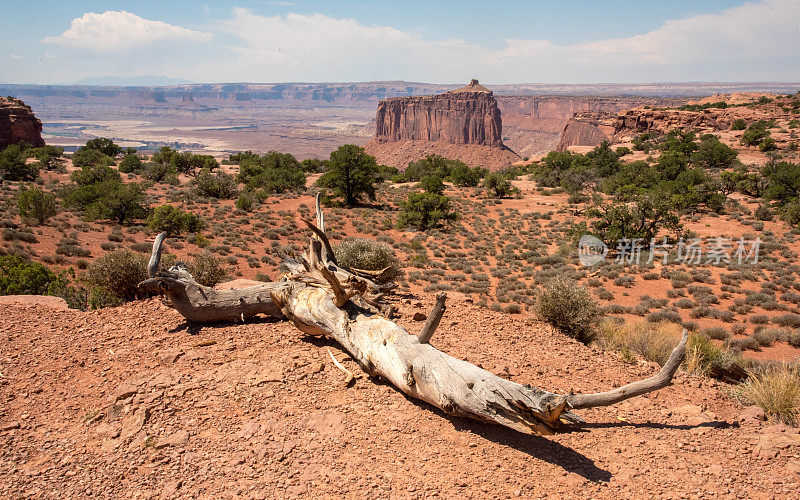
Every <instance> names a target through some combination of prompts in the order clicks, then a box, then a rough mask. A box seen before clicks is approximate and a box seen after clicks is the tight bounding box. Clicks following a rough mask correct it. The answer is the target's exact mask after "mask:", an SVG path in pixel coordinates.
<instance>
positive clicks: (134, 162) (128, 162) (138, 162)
mask: <svg viewBox="0 0 800 500" xmlns="http://www.w3.org/2000/svg"><path fill="white" fill-rule="evenodd" d="M142 165H143V164H142V159H141V158H139V155H137V154H128V155H125V156H123V157H122V160H120V162H119V166H117V169H118V170H119V171H120V172H122V173H123V174H132V173H136V172H139V171H140V170H142Z"/></svg>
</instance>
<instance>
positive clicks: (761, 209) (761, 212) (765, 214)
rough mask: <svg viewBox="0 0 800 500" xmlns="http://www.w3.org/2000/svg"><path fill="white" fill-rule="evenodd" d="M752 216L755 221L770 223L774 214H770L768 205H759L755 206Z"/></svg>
mask: <svg viewBox="0 0 800 500" xmlns="http://www.w3.org/2000/svg"><path fill="white" fill-rule="evenodd" d="M753 215H755V217H756V220H761V221H771V220H772V218H773V217H774V214H773V213H772V210H770V208H769V205H766V204H761V205H759V206H757V207H756V209H755V211H754V212H753Z"/></svg>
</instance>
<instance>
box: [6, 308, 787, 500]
mask: <svg viewBox="0 0 800 500" xmlns="http://www.w3.org/2000/svg"><path fill="white" fill-rule="evenodd" d="M451 302H452V303H451V304H450V307H449V308H448V311H447V314H446V315H445V319H444V320H443V321H442V325H441V327H440V329H439V331H438V332H437V333H436V335H435V337H434V340H433V343H434V345H436V346H437V347H439V348H441V349H443V350H445V351H448V352H450V353H452V354H454V355H456V356H459V357H462V358H465V359H468V360H469V361H471V362H473V363H478V364H481V365H482V366H484V367H485V368H487V369H489V370H492V371H494V372H496V373H499V374H505V375H506V376H509V377H511V378H512V379H514V380H518V381H520V382H525V383H534V384H538V385H540V386H543V387H547V388H550V389H553V390H560V391H566V390H568V389H570V388H571V387H572V388H574V389H575V390H579V391H587V390H599V389H605V388H608V387H610V386H612V385H618V384H622V383H626V382H629V381H631V380H633V379H636V378H639V377H642V376H643V375H646V374H649V373H652V372H653V371H654V370H655V368H654V367H653V366H649V365H638V366H630V365H625V364H623V363H622V362H621V361H619V360H618V359H617V357H616V355H615V354H614V353H611V352H605V351H601V350H598V349H596V348H590V347H586V346H583V345H581V344H578V343H576V342H573V341H571V340H569V339H565V338H564V337H562V336H560V335H555V334H553V333H551V332H550V331H549V329H547V328H544V327H542V326H540V325H534V324H528V323H526V322H525V321H523V320H522V319H519V318H520V317H519V316H516V317H512V316H507V315H503V314H500V313H494V312H491V311H487V310H485V309H482V308H478V307H475V306H473V305H471V304H468V303H466V302H463V301H462V302H459V301H458V300H454V301H451ZM430 305H431V299H430V298H426V299H424V300H423V301H422V303H417V302H416V300H414V301H413V302H412V301H406V302H404V303H402V304H400V309H401V312H402V313H403V317H402V318H401V319H400V322H401V324H403V325H404V326H406V327H407V328H409V329H412V331H413V330H415V329H417V328H419V323H416V322H414V321H412V320H411V319H410V318H411V316H412V314H413V313H414V312H416V311H426V312H427V308H428V307H429V306H430ZM0 307H2V309H1V310H0V313H1V314H0V353H2V354H0V371H2V374H3V378H2V379H0V401H2V405H0V429H1V430H0V497H3V498H23V497H37V498H78V497H81V498H82V497H86V496H89V495H92V496H113V497H121V498H151V497H159V496H161V497H172V496H180V497H199V498H249V497H276V496H286V497H294V496H299V495H301V494H313V495H314V496H315V497H341V496H345V497H348V498H379V497H380V498H385V497H387V496H388V495H391V496H392V497H397V498H419V497H423V496H425V497H428V496H442V497H454V496H468V497H476V498H480V497H484V498H507V497H512V496H516V495H523V496H536V497H539V496H545V495H552V496H558V497H563V496H567V495H570V496H573V495H577V496H579V497H593V498H597V497H604V498H611V497H614V498H617V497H631V496H635V497H640V496H651V495H665V496H668V497H684V496H693V495H700V496H713V497H717V496H720V495H722V496H725V495H727V496H731V497H732V496H746V497H751V498H752V497H759V496H761V495H762V494H766V496H770V495H773V494H774V495H775V496H781V497H786V496H791V495H794V494H796V493H797V487H798V481H799V480H800V476H798V474H799V473H800V462H798V460H797V456H798V453H799V452H800V435H798V434H797V429H786V428H783V427H778V426H769V425H768V424H766V423H762V422H758V421H756V420H748V421H745V422H744V423H742V425H741V427H740V426H739V424H738V423H737V420H738V417H739V415H740V412H741V409H739V408H737V407H736V406H735V405H734V404H733V403H732V402H731V400H730V399H728V398H727V397H725V396H724V395H723V394H722V393H721V391H722V389H721V388H720V386H718V385H716V384H715V383H714V382H711V381H708V380H702V379H700V378H695V377H689V376H686V375H683V374H679V376H678V377H677V382H676V385H674V386H673V387H670V388H667V389H665V390H663V391H661V392H659V393H657V394H653V395H651V396H649V397H642V398H639V399H636V400H631V401H629V402H626V403H623V404H621V405H619V406H617V407H614V408H610V409H597V410H591V411H586V412H583V415H584V416H585V418H587V420H589V421H590V422H593V424H592V425H591V426H590V427H589V428H588V429H585V430H581V431H575V432H572V433H564V434H560V435H556V436H552V437H536V436H527V435H522V434H518V433H515V432H513V431H509V430H506V429H503V428H500V427H497V426H491V425H484V424H479V423H475V422H471V421H467V420H463V419H458V418H452V417H448V416H446V415H444V414H442V413H440V412H438V411H436V410H434V409H432V408H431V407H429V406H427V405H424V404H420V403H418V402H415V401H410V400H408V399H406V398H405V397H404V396H403V395H401V394H400V393H398V392H397V391H395V390H393V389H391V388H390V387H389V386H387V385H385V384H381V383H376V382H375V381H372V380H369V379H367V378H365V377H364V376H363V375H362V376H361V378H359V379H358V380H357V382H356V384H355V386H354V387H352V388H349V389H348V388H345V387H343V386H342V385H341V382H342V380H343V375H342V373H341V372H339V371H338V370H337V369H336V368H335V367H334V366H333V364H332V363H331V362H330V359H329V357H328V353H327V351H326V342H325V341H320V340H316V339H311V338H307V337H305V336H304V335H303V334H302V333H301V332H299V331H298V330H296V329H295V328H294V327H293V326H292V325H290V324H287V323H281V322H279V323H270V322H257V323H251V324H246V325H216V326H204V327H202V328H200V329H192V328H187V325H186V323H185V322H184V321H183V319H182V318H181V317H180V316H179V315H178V314H177V313H175V312H174V311H173V310H171V309H169V308H167V307H166V306H164V305H163V304H161V303H160V302H159V301H156V300H151V301H145V302H138V303H133V304H130V305H127V306H124V307H121V308H113V309H105V310H101V311H97V312H88V313H84V312H79V311H74V310H65V309H52V308H48V307H47V306H43V305H40V304H17V305H3V306H0ZM332 352H333V353H334V355H335V356H337V358H338V359H340V360H342V359H344V357H345V356H344V354H343V353H342V352H341V351H340V350H339V349H337V348H335V347H334V348H332ZM344 363H345V365H346V366H347V367H348V368H350V369H351V370H353V371H354V372H357V373H360V372H359V371H358V369H357V367H356V366H355V363H354V362H352V361H349V360H348V361H345V362H344ZM115 401H116V404H114V403H115ZM758 443H760V444H758Z"/></svg>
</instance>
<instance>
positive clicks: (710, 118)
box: [614, 108, 735, 139]
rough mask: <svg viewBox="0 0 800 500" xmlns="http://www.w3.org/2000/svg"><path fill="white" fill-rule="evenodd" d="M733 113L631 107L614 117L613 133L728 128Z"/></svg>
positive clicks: (723, 110) (659, 132)
mask: <svg viewBox="0 0 800 500" xmlns="http://www.w3.org/2000/svg"><path fill="white" fill-rule="evenodd" d="M733 114H735V113H732V112H731V111H730V110H727V109H706V110H702V111H681V110H678V109H648V108H634V109H631V110H628V111H627V112H625V113H622V114H620V115H619V116H617V118H616V119H615V121H614V137H615V139H620V138H622V137H627V136H632V135H635V134H639V133H642V132H654V133H657V134H666V133H667V132H669V131H670V130H672V129H680V130H692V129H709V130H727V129H729V128H730V126H731V121H732V119H733V118H732V116H731V115H733Z"/></svg>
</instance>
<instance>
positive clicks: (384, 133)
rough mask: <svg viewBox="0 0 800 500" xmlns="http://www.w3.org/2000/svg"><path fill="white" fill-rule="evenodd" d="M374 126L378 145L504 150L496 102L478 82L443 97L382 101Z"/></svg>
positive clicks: (488, 91)
mask: <svg viewBox="0 0 800 500" xmlns="http://www.w3.org/2000/svg"><path fill="white" fill-rule="evenodd" d="M376 122H377V124H376V130H375V137H376V139H377V140H378V141H428V142H445V143H449V144H477V145H483V146H503V141H502V131H503V123H502V120H501V118H500V110H499V109H498V107H497V101H496V100H495V99H494V96H493V95H492V91H491V90H489V89H487V88H486V87H484V86H483V85H481V84H479V83H478V80H472V82H471V83H470V84H469V85H466V86H464V87H461V88H459V89H456V90H451V91H448V92H445V93H443V94H437V95H426V96H415V97H395V98H390V99H385V100H382V101H380V102H379V103H378V113H377V116H376Z"/></svg>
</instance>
